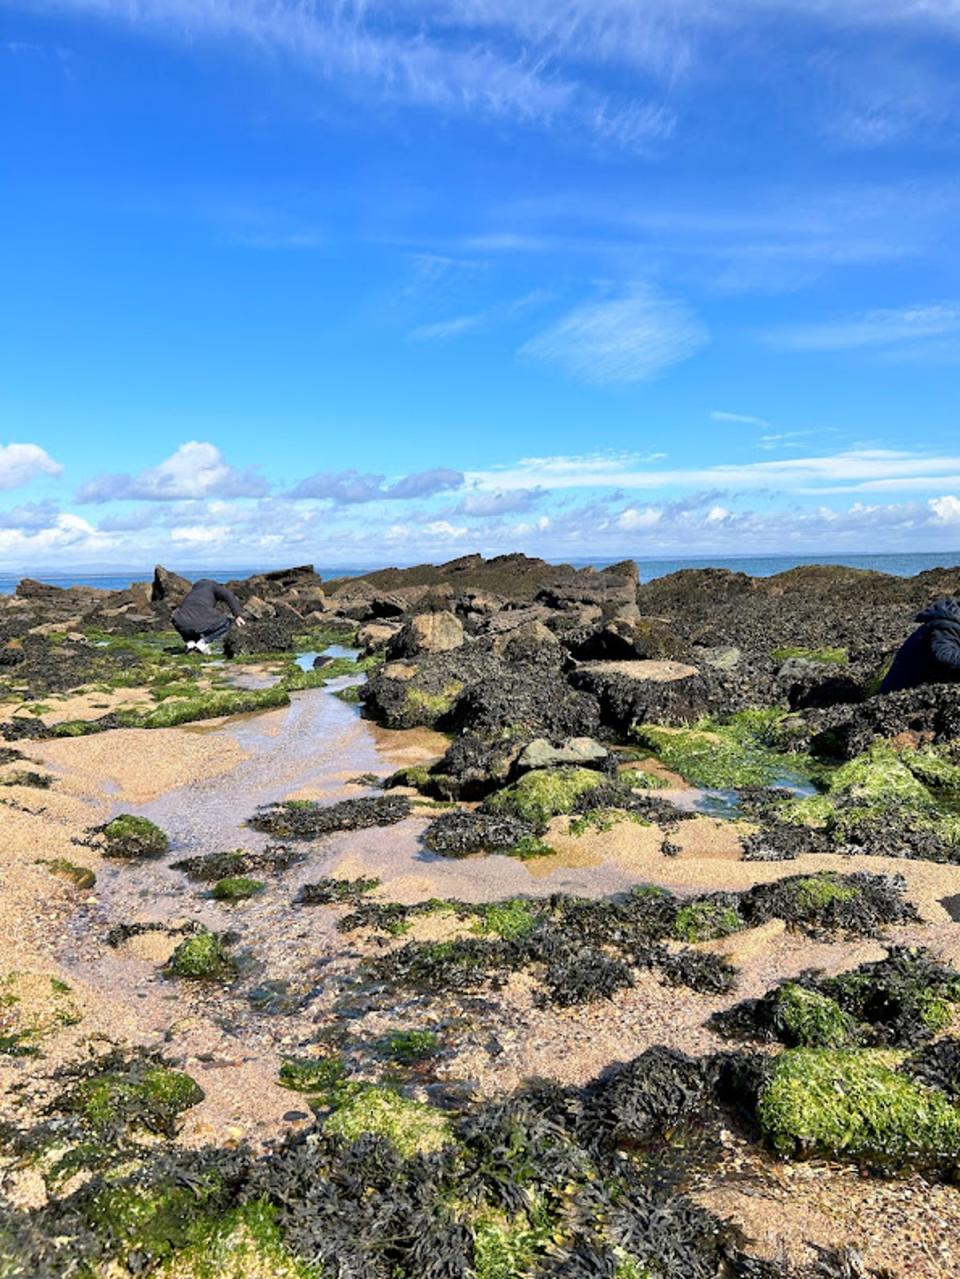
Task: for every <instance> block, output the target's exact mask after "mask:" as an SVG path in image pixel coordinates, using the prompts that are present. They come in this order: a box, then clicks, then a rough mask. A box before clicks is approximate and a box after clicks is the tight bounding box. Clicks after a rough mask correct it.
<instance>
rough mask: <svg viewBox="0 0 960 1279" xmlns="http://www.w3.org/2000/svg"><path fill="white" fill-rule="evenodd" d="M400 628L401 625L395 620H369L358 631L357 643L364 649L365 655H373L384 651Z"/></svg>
mask: <svg viewBox="0 0 960 1279" xmlns="http://www.w3.org/2000/svg"><path fill="white" fill-rule="evenodd" d="M399 630H400V627H399V626H398V625H397V624H396V623H395V622H393V623H391V622H367V624H366V626H361V627H360V629H359V630H358V631H357V644H358V645H359V646H360V648H361V649H362V650H363V655H364V657H371V656H372V655H373V654H374V653H380V652H382V651H383V650H384V649H385V648H386V647H387V645H388V644H389V643H390V641H391V640H392V639H393V637H394V636H395V635H396V634H397V633H398V632H399Z"/></svg>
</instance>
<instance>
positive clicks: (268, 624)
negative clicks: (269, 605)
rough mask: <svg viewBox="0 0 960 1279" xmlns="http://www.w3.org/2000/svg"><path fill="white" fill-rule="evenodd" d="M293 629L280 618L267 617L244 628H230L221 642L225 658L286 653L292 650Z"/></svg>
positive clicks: (286, 621)
mask: <svg viewBox="0 0 960 1279" xmlns="http://www.w3.org/2000/svg"><path fill="white" fill-rule="evenodd" d="M293 636H294V627H293V626H292V625H291V624H290V622H289V621H288V620H286V619H285V618H281V617H268V618H264V620H263V621H260V622H248V623H247V625H246V626H242V627H241V626H232V627H231V628H230V630H229V631H228V632H227V634H226V636H225V638H224V641H223V651H224V654H225V655H226V656H227V657H237V656H238V655H239V654H241V653H247V654H255V653H288V652H290V650H291V649H292V648H293Z"/></svg>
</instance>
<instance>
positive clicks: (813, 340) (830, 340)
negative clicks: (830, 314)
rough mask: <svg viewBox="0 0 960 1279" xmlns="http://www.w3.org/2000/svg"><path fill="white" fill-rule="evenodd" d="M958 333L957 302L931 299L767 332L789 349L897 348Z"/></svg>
mask: <svg viewBox="0 0 960 1279" xmlns="http://www.w3.org/2000/svg"><path fill="white" fill-rule="evenodd" d="M956 334H960V304H958V303H955V302H933V303H928V304H926V305H917V306H908V307H900V308H896V307H887V308H880V309H877V310H873V311H865V312H863V313H862V314H860V315H854V316H849V317H847V318H846V319H840V320H833V321H825V322H823V323H815V324H797V325H791V326H789V327H786V328H782V329H775V330H773V331H771V332H770V333H769V334H767V340H768V341H769V342H770V343H771V344H773V345H774V346H780V347H785V348H786V349H788V350H792V351H845V350H854V349H856V348H858V347H877V348H882V347H897V346H902V345H914V344H917V343H924V342H926V341H928V340H929V339H933V338H943V337H950V336H953V335H956Z"/></svg>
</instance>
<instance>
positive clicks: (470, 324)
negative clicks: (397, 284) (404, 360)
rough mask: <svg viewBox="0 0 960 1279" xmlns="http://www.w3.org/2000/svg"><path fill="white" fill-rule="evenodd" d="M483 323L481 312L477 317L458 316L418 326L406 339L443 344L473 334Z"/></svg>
mask: <svg viewBox="0 0 960 1279" xmlns="http://www.w3.org/2000/svg"><path fill="white" fill-rule="evenodd" d="M483 321H484V315H483V313H482V312H480V313H478V314H477V315H458V316H454V317H453V318H452V319H449V320H437V321H436V322H435V323H433V324H418V325H417V326H416V328H413V329H411V330H410V332H409V333H408V334H407V338H408V340H409V341H411V342H445V341H447V339H449V338H457V337H462V336H463V334H464V333H472V332H474V331H475V330H476V329H478V328H479V327H480V325H481V324H482V323H483Z"/></svg>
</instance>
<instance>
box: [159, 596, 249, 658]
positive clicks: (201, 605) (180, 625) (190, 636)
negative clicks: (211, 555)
mask: <svg viewBox="0 0 960 1279" xmlns="http://www.w3.org/2000/svg"><path fill="white" fill-rule="evenodd" d="M218 604H225V605H226V606H227V608H228V609H229V610H230V612H231V614H232V617H226V616H224V614H223V613H222V612H221V611H220V609H219V608H217V605H218ZM242 611H243V605H242V604H241V603H240V601H239V600H238V599H237V597H236V595H234V593H233V591H229V590H227V588H226V587H225V586H221V585H220V583H219V582H212V581H210V579H209V578H201V580H200V581H199V582H194V584H193V587H192V589H191V590H190V591H189V592H188V594H187V595H185V596H184V598H183V600H182V601H181V602H180V604H179V605H178V606H177V607H176V608H175V609H174V612H173V618H172V621H173V624H174V626H175V627H176V628H177V630H178V631H179V633H180V638H181V639H182V640H183V642H184V644H186V646H187V651H188V652H190V651H191V650H192V649H195V650H196V651H197V652H199V653H209V652H210V645H211V644H212V643H213V642H214V641H215V640H218V639H223V637H224V635H226V633H227V631H229V629H230V627H231V626H232V625H233V623H234V622H236V624H237V625H238V626H245V625H246V623H245V622H244V620H243V618H242V617H241V616H240V614H241V612H242Z"/></svg>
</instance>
